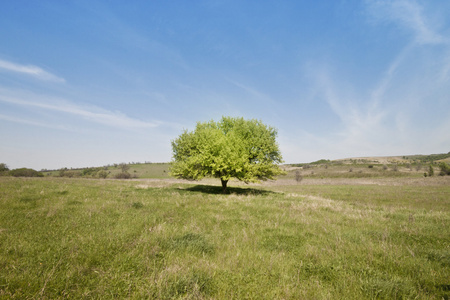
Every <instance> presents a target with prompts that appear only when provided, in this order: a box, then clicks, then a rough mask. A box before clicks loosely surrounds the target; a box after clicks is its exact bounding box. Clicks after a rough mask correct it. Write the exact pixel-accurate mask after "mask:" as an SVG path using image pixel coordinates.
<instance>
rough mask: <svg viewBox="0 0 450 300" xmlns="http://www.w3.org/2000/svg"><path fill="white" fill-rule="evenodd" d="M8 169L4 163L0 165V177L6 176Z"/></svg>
mask: <svg viewBox="0 0 450 300" xmlns="http://www.w3.org/2000/svg"><path fill="white" fill-rule="evenodd" d="M8 171H9V168H8V166H7V165H6V164H5V163H0V176H7V175H8Z"/></svg>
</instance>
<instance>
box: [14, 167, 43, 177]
mask: <svg viewBox="0 0 450 300" xmlns="http://www.w3.org/2000/svg"><path fill="white" fill-rule="evenodd" d="M8 174H9V175H10V176H14V177H44V174H42V173H41V172H38V171H36V170H33V169H28V168H20V169H14V170H11V171H9V173H8Z"/></svg>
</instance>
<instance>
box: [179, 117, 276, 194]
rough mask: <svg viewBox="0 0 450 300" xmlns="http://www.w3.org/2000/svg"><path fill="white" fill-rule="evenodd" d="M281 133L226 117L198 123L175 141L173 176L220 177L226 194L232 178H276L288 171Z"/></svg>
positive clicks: (270, 128) (260, 123) (192, 178)
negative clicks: (284, 165)
mask: <svg viewBox="0 0 450 300" xmlns="http://www.w3.org/2000/svg"><path fill="white" fill-rule="evenodd" d="M276 136H277V131H276V130H275V129H274V128H272V127H270V126H267V125H265V124H263V123H262V122H261V121H258V120H244V119H243V118H232V117H222V119H221V120H220V121H219V122H215V121H209V122H205V123H201V122H199V123H197V126H196V128H195V130H194V131H192V132H189V131H187V130H186V131H184V132H183V133H182V134H181V135H180V136H179V137H178V138H177V139H175V140H174V141H172V150H173V161H172V166H171V175H172V176H174V177H177V178H184V179H191V180H198V179H201V178H203V177H205V176H211V177H215V178H219V179H220V181H221V183H222V189H223V192H224V193H226V190H227V183H228V181H229V180H230V179H231V178H237V179H238V180H241V181H244V182H257V181H259V180H266V179H273V178H274V177H275V176H276V175H280V174H283V173H284V172H283V171H282V170H281V169H280V168H279V166H278V163H281V162H282V157H281V153H280V150H279V148H278V144H277V142H276Z"/></svg>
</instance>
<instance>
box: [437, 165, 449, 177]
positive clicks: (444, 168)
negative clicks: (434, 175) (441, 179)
mask: <svg viewBox="0 0 450 300" xmlns="http://www.w3.org/2000/svg"><path fill="white" fill-rule="evenodd" d="M439 168H440V169H441V172H440V173H439V175H441V176H445V175H450V166H449V165H448V164H446V163H444V162H442V163H440V164H439Z"/></svg>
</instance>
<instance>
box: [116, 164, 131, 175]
mask: <svg viewBox="0 0 450 300" xmlns="http://www.w3.org/2000/svg"><path fill="white" fill-rule="evenodd" d="M119 168H120V169H121V170H122V173H125V172H127V171H128V170H129V169H130V165H128V164H126V163H121V164H119Z"/></svg>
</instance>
